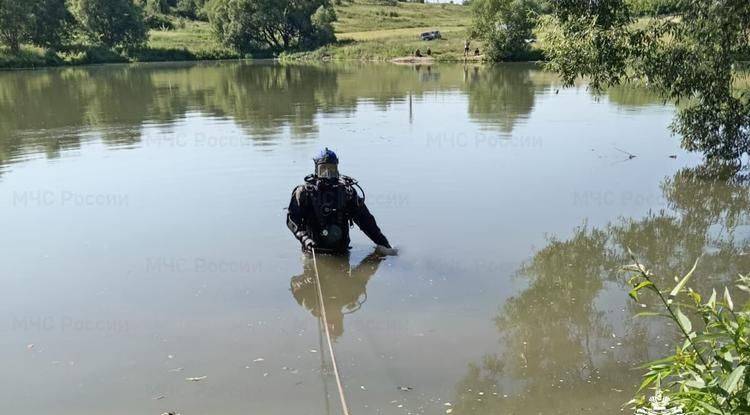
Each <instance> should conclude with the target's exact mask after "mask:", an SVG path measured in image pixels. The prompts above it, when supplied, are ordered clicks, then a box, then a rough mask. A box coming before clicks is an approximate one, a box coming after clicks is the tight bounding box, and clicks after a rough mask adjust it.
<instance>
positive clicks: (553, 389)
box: [455, 167, 750, 414]
mask: <svg viewBox="0 0 750 415" xmlns="http://www.w3.org/2000/svg"><path fill="white" fill-rule="evenodd" d="M749 190H750V186H748V181H747V178H746V177H742V176H737V175H733V174H730V173H727V172H724V171H721V170H718V171H717V170H713V169H708V168H705V167H700V168H687V169H683V170H682V171H680V172H678V173H677V174H675V175H674V176H673V177H671V178H668V179H667V180H665V181H664V182H663V184H662V191H663V194H664V196H665V198H666V199H667V200H668V204H669V210H665V211H661V212H655V213H651V214H649V215H647V216H646V217H645V218H642V219H627V220H620V221H617V222H612V223H610V224H609V225H607V226H605V227H602V228H600V229H599V228H593V227H588V226H583V227H580V228H578V229H576V230H575V232H574V234H573V236H572V237H570V238H569V239H567V240H558V239H552V240H551V241H550V242H549V243H548V245H547V246H546V247H545V248H544V249H542V250H541V251H539V252H538V253H537V254H535V255H534V257H533V258H532V259H531V260H530V261H529V262H528V263H526V264H525V265H524V266H522V267H521V268H520V269H519V271H518V276H519V277H521V278H523V279H524V280H526V281H528V284H529V285H528V287H527V288H526V289H525V290H524V291H523V292H521V293H520V294H519V295H518V296H516V297H513V298H511V299H509V300H508V301H507V302H506V303H505V304H504V305H503V307H502V309H501V310H500V312H499V313H498V315H497V317H496V318H495V323H496V326H497V328H498V331H499V333H500V340H501V345H502V351H501V352H500V354H498V355H489V356H486V357H485V358H484V361H483V362H482V363H481V364H470V365H469V369H468V373H467V375H466V377H465V378H464V379H462V380H461V381H460V382H459V384H458V385H457V395H458V396H457V399H456V400H455V404H456V405H457V406H458V410H457V411H456V412H458V413H476V414H483V413H486V414H490V413H556V414H570V413H579V412H587V411H588V412H593V413H612V412H615V411H617V410H618V408H619V407H620V405H622V404H623V403H624V402H626V401H627V400H628V399H629V397H630V396H631V395H632V392H633V391H634V387H635V386H637V384H638V383H639V381H640V375H641V372H640V371H638V370H634V368H635V367H636V366H637V365H639V364H641V363H644V362H645V361H647V360H650V359H655V358H658V357H662V355H663V354H664V351H665V350H666V349H665V348H664V345H663V343H672V342H671V341H670V340H669V339H671V338H672V336H673V333H672V328H670V327H667V326H664V325H663V323H662V322H661V321H655V320H648V319H636V318H634V316H635V314H636V313H638V312H640V311H642V310H643V309H642V308H641V307H639V306H637V305H635V304H633V303H632V302H630V301H628V300H627V291H628V289H629V287H627V285H626V281H625V280H626V276H625V275H624V274H622V273H620V272H618V270H619V268H620V267H621V266H622V265H624V264H627V263H629V262H630V259H629V255H628V254H627V248H628V247H630V248H632V250H633V251H634V253H635V254H636V255H637V256H638V257H639V258H640V259H641V260H642V261H643V262H644V263H647V264H648V266H649V267H650V268H652V269H653V270H654V271H655V272H656V273H657V275H659V276H661V277H662V278H664V279H665V284H669V283H670V282H671V281H672V277H674V276H676V275H682V274H684V273H685V272H686V270H687V269H688V268H689V267H690V266H691V265H692V262H693V261H695V259H696V258H697V257H698V256H700V255H701V254H703V256H702V258H701V262H700V264H699V267H698V269H697V271H696V276H697V277H698V278H697V279H694V280H693V281H695V284H698V281H700V284H701V285H700V286H699V288H700V289H701V291H704V290H709V291H710V289H711V288H712V287H719V286H723V285H725V284H727V283H728V282H731V281H732V280H733V279H734V278H735V277H736V275H737V272H747V270H748V269H750V255H747V253H750V235H748V234H747V227H746V225H747V224H748V219H749V218H748V216H749V215H750V193H748V191H749ZM743 232H744V234H743ZM642 300H643V301H645V302H646V303H647V309H650V310H655V309H656V303H655V302H650V301H652V300H653V299H648V297H647V296H645V297H644V299H642ZM612 301H616V303H615V304H625V305H624V307H625V308H621V307H622V306H617V305H615V304H608V302H612ZM620 301H622V302H620ZM612 334H616V337H612ZM656 338H660V339H661V340H660V341H656V340H655V339H656ZM657 343H658V344H657ZM612 347H614V348H612ZM478 391H482V392H484V396H483V397H479V396H477V393H478ZM618 391H622V393H620V392H618ZM503 394H508V395H509V396H508V398H504V397H503ZM478 398H481V401H480V400H477V399H478Z"/></svg>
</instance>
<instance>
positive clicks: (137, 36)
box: [73, 0, 148, 48]
mask: <svg viewBox="0 0 750 415" xmlns="http://www.w3.org/2000/svg"><path fill="white" fill-rule="evenodd" d="M73 13H74V15H75V16H76V18H77V19H78V21H79V22H80V24H81V26H82V28H83V30H84V31H85V33H86V34H87V35H88V37H89V39H90V40H91V41H93V42H94V43H97V44H102V45H105V46H108V47H124V48H134V47H139V46H142V45H143V44H145V43H146V40H148V31H147V29H146V25H145V24H144V20H143V9H142V8H141V7H139V6H137V5H136V4H135V3H133V1H132V0H74V2H73Z"/></svg>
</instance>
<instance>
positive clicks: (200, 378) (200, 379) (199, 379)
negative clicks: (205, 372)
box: [185, 376, 208, 382]
mask: <svg viewBox="0 0 750 415" xmlns="http://www.w3.org/2000/svg"><path fill="white" fill-rule="evenodd" d="M206 379H208V376H198V377H194V378H185V380H187V381H190V382H200V381H202V380H206Z"/></svg>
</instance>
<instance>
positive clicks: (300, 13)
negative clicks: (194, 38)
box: [208, 0, 336, 53]
mask: <svg viewBox="0 0 750 415" xmlns="http://www.w3.org/2000/svg"><path fill="white" fill-rule="evenodd" d="M321 8H323V10H322V11H321ZM208 16H209V21H210V22H211V25H212V26H213V30H214V33H215V34H216V37H217V38H218V40H219V42H220V43H221V44H223V45H224V46H226V47H228V48H232V49H234V50H236V51H238V52H240V53H248V52H251V51H255V50H258V49H271V50H276V51H281V50H288V49H294V48H305V47H308V46H310V45H318V44H320V43H321V41H325V42H330V41H331V39H332V38H331V36H329V35H331V34H332V33H333V29H332V26H331V23H332V20H331V19H333V20H335V16H336V15H335V12H333V8H332V6H331V5H330V1H329V0H302V1H300V0H213V1H212V2H211V3H209V9H208ZM313 16H315V21H313ZM329 30H330V33H328V31H329Z"/></svg>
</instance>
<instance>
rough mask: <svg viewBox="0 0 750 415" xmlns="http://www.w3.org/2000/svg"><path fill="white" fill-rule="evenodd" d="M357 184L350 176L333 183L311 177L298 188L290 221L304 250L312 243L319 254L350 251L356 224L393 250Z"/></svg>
mask: <svg viewBox="0 0 750 415" xmlns="http://www.w3.org/2000/svg"><path fill="white" fill-rule="evenodd" d="M355 185H356V182H355V181H354V180H353V179H351V178H349V177H346V176H342V177H341V178H339V179H338V180H333V181H332V180H324V179H320V178H318V177H317V176H315V175H311V176H307V177H306V178H305V184H303V185H301V186H297V188H295V189H294V192H293V193H292V200H291V201H290V202H289V213H288V214H287V221H286V222H287V226H288V227H289V229H290V230H291V231H292V233H293V234H294V236H295V238H297V240H299V241H300V243H301V244H302V246H303V248H304V247H305V242H306V241H307V240H312V241H314V243H315V250H316V251H320V252H331V253H345V252H348V251H349V242H350V240H349V227H350V226H351V225H352V224H354V223H356V224H357V226H359V228H360V229H362V231H363V232H364V233H365V235H367V237H368V238H370V239H371V240H372V241H373V242H375V243H376V244H377V245H382V246H385V247H388V248H390V247H391V246H390V244H389V243H388V239H386V237H385V235H383V233H382V232H381V231H380V228H378V224H377V223H376V222H375V218H374V217H373V216H372V214H371V213H370V210H369V209H367V206H366V205H365V201H364V198H362V197H360V196H359V194H358V193H357V191H356V190H355V188H354V186H355Z"/></svg>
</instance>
